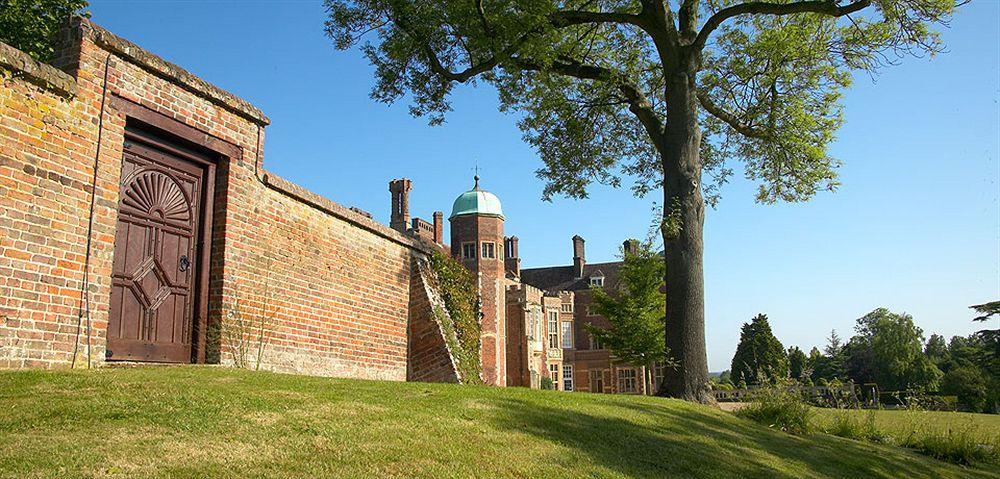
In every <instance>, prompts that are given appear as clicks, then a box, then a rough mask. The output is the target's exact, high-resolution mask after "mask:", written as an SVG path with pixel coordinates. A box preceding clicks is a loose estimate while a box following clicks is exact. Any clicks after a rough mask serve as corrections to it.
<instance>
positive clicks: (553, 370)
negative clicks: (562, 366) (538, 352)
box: [549, 363, 559, 389]
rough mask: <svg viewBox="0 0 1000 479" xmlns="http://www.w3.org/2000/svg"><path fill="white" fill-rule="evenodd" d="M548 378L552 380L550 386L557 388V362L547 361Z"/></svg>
mask: <svg viewBox="0 0 1000 479" xmlns="http://www.w3.org/2000/svg"><path fill="white" fill-rule="evenodd" d="M549 379H551V380H552V387H554V388H555V389H559V363H549Z"/></svg>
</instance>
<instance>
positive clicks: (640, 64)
mask: <svg viewBox="0 0 1000 479" xmlns="http://www.w3.org/2000/svg"><path fill="white" fill-rule="evenodd" d="M325 4H326V7H327V10H328V13H329V18H328V20H327V23H326V29H327V33H328V34H329V35H330V37H331V38H333V40H334V42H335V43H336V46H337V47H338V48H341V49H348V48H351V47H353V46H355V45H361V50H362V51H363V52H364V55H365V56H366V57H367V58H368V59H369V60H370V61H371V63H372V64H373V65H374V66H375V86H374V88H373V89H372V93H371V96H372V98H374V99H375V100H377V101H382V102H387V103H392V102H395V101H397V100H400V99H402V98H407V99H408V100H409V102H410V112H411V113H412V114H413V115H415V116H422V117H427V118H428V119H429V121H430V123H431V124H438V123H441V122H443V121H444V118H445V114H446V113H448V112H449V111H450V110H451V101H450V98H451V94H452V93H453V92H454V87H455V85H456V84H460V83H468V84H476V83H478V82H484V83H488V84H490V85H491V86H493V87H494V88H495V89H496V91H497V92H498V97H499V103H500V105H499V106H500V109H501V110H503V111H516V112H518V114H519V123H518V125H519V127H520V129H521V130H522V131H523V133H524V139H525V141H527V142H528V143H529V144H531V145H532V146H533V147H534V148H535V149H536V151H537V152H538V155H539V157H540V158H541V160H542V167H541V168H540V169H538V171H537V175H538V176H539V177H540V178H542V179H544V180H545V182H546V186H545V188H544V190H543V191H542V197H543V198H546V199H549V198H551V197H553V196H554V195H565V196H569V197H573V198H585V197H587V195H588V188H589V187H590V186H591V185H592V184H593V183H595V182H596V183H601V184H606V185H612V186H620V185H621V184H622V183H623V179H627V180H629V181H630V182H631V186H632V188H633V190H634V192H635V193H636V194H639V195H644V194H646V193H648V192H650V191H654V190H659V191H661V192H662V195H663V196H662V203H661V206H662V207H663V218H662V220H663V221H662V222H661V224H662V225H663V226H664V227H663V228H661V229H662V237H663V241H664V247H665V255H664V261H665V262H666V264H667V269H666V276H667V277H666V279H667V285H668V288H667V302H666V306H665V312H666V317H667V320H668V321H669V322H671V324H672V325H673V327H671V328H668V329H666V330H665V334H664V339H665V346H666V347H667V348H669V349H670V350H671V351H672V354H673V355H674V357H675V358H676V359H677V360H678V361H679V362H680V363H681V367H679V368H678V369H677V370H676V371H673V372H669V373H668V376H667V378H666V388H665V391H666V392H667V393H669V394H670V395H674V396H678V397H684V398H687V399H696V400H706V399H707V383H708V362H707V355H706V351H705V332H704V279H703V265H702V262H703V248H704V246H703V240H702V234H703V229H704V220H705V218H704V215H705V212H704V210H705V204H706V198H707V202H708V203H709V204H713V203H714V202H715V201H716V199H717V198H718V187H719V185H721V184H722V183H723V182H725V181H726V180H727V178H729V177H730V176H731V175H732V172H733V171H734V168H735V165H734V164H733V162H740V163H741V165H740V166H741V168H742V171H743V172H744V173H745V175H746V177H747V178H748V179H750V180H752V181H754V182H756V183H757V185H758V192H757V200H758V201H760V202H764V203H771V202H775V201H779V200H783V201H800V200H806V199H808V198H810V197H812V196H813V195H815V194H816V193H817V192H818V191H821V190H830V189H833V188H835V187H836V186H837V184H838V180H837V172H836V170H837V167H838V165H839V161H838V160H837V159H834V158H832V157H831V156H830V155H829V153H828V147H829V144H830V142H831V141H833V139H834V137H835V132H836V130H837V128H838V127H839V126H840V125H841V123H842V120H843V118H842V112H841V109H842V107H841V98H842V95H843V91H844V89H845V88H847V87H848V86H849V85H850V82H851V71H852V70H862V71H867V72H874V71H876V70H877V69H878V68H879V67H880V66H882V65H885V64H888V63H892V62H894V61H895V60H896V59H897V58H899V57H900V56H903V55H906V54H909V53H916V54H923V53H935V52H937V51H939V50H940V49H941V43H940V40H939V38H938V36H937V34H936V33H935V32H934V29H933V27H934V25H935V24H940V23H945V22H947V20H948V19H949V18H950V15H951V13H952V11H953V9H954V6H955V5H954V0H851V1H848V0H843V1H839V0H773V1H749V0H748V1H745V2H744V1H739V0H736V1H734V0H673V1H663V0H563V1H552V0H325ZM703 172H707V173H708V175H709V176H710V179H709V180H708V181H703Z"/></svg>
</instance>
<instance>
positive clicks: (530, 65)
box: [511, 58, 663, 143]
mask: <svg viewBox="0 0 1000 479" xmlns="http://www.w3.org/2000/svg"><path fill="white" fill-rule="evenodd" d="M511 60H512V62H513V64H514V65H516V66H517V67H518V68H520V69H522V70H531V71H543V70H549V71H553V72H555V73H558V74H560V75H566V76H570V77H573V78H579V79H581V80H594V81H599V82H604V83H608V84H613V85H614V86H615V87H616V88H617V89H618V91H620V92H621V94H622V96H624V97H625V100H626V102H627V103H628V105H629V111H631V112H632V114H634V115H635V116H636V118H638V119H639V122H640V123H642V126H643V127H644V128H645V129H646V132H647V133H648V134H649V136H650V138H651V139H652V140H653V141H654V142H657V143H658V142H659V141H660V138H661V137H662V136H663V122H661V121H660V118H659V117H658V116H656V111H655V110H654V109H653V104H652V103H650V101H649V99H648V98H646V94H645V93H643V92H642V90H640V89H639V88H637V87H636V86H635V85H633V84H631V83H630V82H628V81H626V79H625V75H623V74H621V73H619V72H617V71H615V70H612V69H610V68H604V67H599V66H595V65H585V64H583V63H580V62H578V61H576V60H573V59H567V58H562V59H559V60H556V61H554V62H552V63H551V64H550V65H548V66H547V67H545V66H544V65H542V64H540V63H537V62H535V61H533V60H528V59H523V58H512V59H511Z"/></svg>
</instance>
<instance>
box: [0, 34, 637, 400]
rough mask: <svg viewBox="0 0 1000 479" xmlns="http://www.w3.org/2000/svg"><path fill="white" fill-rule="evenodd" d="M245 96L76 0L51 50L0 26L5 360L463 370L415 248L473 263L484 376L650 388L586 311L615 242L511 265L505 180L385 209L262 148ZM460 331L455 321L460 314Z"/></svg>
mask: <svg viewBox="0 0 1000 479" xmlns="http://www.w3.org/2000/svg"><path fill="white" fill-rule="evenodd" d="M269 123H270V120H269V119H268V118H267V117H266V116H265V115H264V114H263V113H262V112H261V111H260V110H258V109H257V108H255V107H254V106H253V105H251V104H250V103H248V102H247V101H245V100H243V99H240V98H238V97H236V96H235V95H233V94H231V93H229V92H227V91H225V90H222V89H220V88H218V87H216V86H214V85H211V84H209V83H207V82H205V81H204V80H202V79H200V78H198V77H197V76H195V75H193V74H191V73H190V72H188V71H186V70H184V69H183V68H181V67H179V66H177V65H174V64H172V63H169V62H166V61H164V60H163V59H161V58H159V57H157V56H155V55H153V54H151V53H149V52H147V51H145V50H143V49H142V48H140V47H139V46H137V45H135V44H133V43H131V42H129V41H127V40H124V39H122V38H120V37H118V36H116V35H114V34H112V33H110V32H108V31H107V30H104V29H103V28H101V27H99V26H97V25H95V24H94V23H92V22H91V21H89V20H87V19H84V18H73V19H71V21H69V22H68V23H67V25H66V26H65V28H64V29H63V31H62V33H61V35H60V38H59V46H58V48H57V51H56V55H55V57H54V58H53V59H52V61H51V62H49V63H42V62H38V61H36V60H34V59H32V58H31V57H30V56H28V55H27V54H25V53H23V52H21V51H18V50H16V49H14V48H12V47H10V46H8V45H5V44H2V43H0V368H67V367H75V368H89V367H101V366H106V365H113V364H132V363H219V362H221V363H225V364H234V365H237V366H240V365H247V364H254V365H259V367H260V368H261V369H266V370H271V371H282V372H295V373H302V374H314V375H326V376H337V377H353V378H369V379H387V380H400V381H402V380H412V381H448V382H456V381H460V380H462V379H463V378H462V377H461V374H462V373H461V372H460V368H459V367H458V366H457V362H456V359H455V355H454V354H453V352H452V351H451V349H450V347H449V339H450V337H449V332H448V330H447V329H448V328H444V327H442V320H441V318H440V317H439V315H438V312H439V311H440V310H441V305H442V299H441V296H440V294H439V292H438V291H437V290H436V287H435V285H434V284H433V281H431V280H430V276H429V274H430V271H429V269H428V257H429V255H431V254H432V253H433V252H435V251H441V250H444V251H447V252H448V253H449V254H451V255H452V256H453V257H455V258H457V259H458V260H460V261H461V262H462V263H463V264H464V265H465V266H466V267H467V268H469V269H470V270H471V271H472V272H474V273H475V274H476V277H477V278H478V281H479V293H480V297H481V301H482V304H483V310H482V338H481V344H482V348H481V351H482V364H483V370H482V379H483V380H484V381H485V382H487V383H489V384H493V385H497V386H530V387H539V386H540V385H541V383H542V381H543V378H549V379H551V380H553V381H554V383H555V385H556V386H557V387H558V388H560V389H565V390H584V391H595V392H628V393H639V392H642V388H643V381H642V380H641V378H642V372H641V371H638V370H636V369H635V368H631V367H626V366H620V365H616V364H615V363H614V362H613V361H612V358H611V357H610V356H609V354H608V352H607V351H605V350H603V349H602V348H601V347H600V345H599V344H596V343H595V342H594V341H593V340H592V339H591V338H590V337H589V336H588V335H587V333H586V330H585V329H584V327H583V324H584V323H587V322H595V323H598V324H600V322H601V318H599V317H597V316H593V315H590V314H589V312H588V308H587V305H588V303H589V296H590V288H591V287H592V286H597V287H611V286H613V285H614V282H615V277H616V273H617V270H618V264H616V263H602V264H587V263H586V261H585V254H584V241H583V239H582V238H579V237H575V238H574V239H573V250H572V253H573V255H572V260H573V263H572V265H571V266H564V267H555V268H540V269H524V270H521V268H520V258H519V257H518V244H517V243H518V239H517V237H515V236H510V237H508V236H506V235H505V232H504V228H503V225H504V213H503V211H502V209H501V204H500V201H499V200H498V199H497V198H496V196H494V195H492V194H490V193H489V192H487V191H484V190H482V189H481V188H479V187H478V179H477V180H476V185H475V186H474V187H473V188H472V189H471V190H469V191H467V192H465V193H462V194H461V195H459V197H458V199H457V200H456V201H455V204H454V206H453V208H452V211H451V214H450V216H449V218H448V219H449V222H450V224H451V228H450V238H449V245H447V246H446V245H445V242H444V238H443V222H444V215H443V213H435V214H434V215H433V221H432V222H427V221H424V220H420V219H412V220H411V219H410V217H409V206H408V195H409V192H410V190H411V188H412V185H411V183H410V181H408V180H395V181H393V182H391V183H390V191H391V194H392V215H391V222H390V225H388V226H386V225H383V224H380V223H378V222H376V221H374V220H373V219H372V218H371V216H370V215H368V214H366V213H365V212H363V211H361V210H358V209H356V208H350V207H345V206H342V205H340V204H337V203H334V202H332V201H329V200H327V199H326V198H323V197H321V196H319V195H316V194H314V193H312V192H309V191H307V190H305V189H304V188H302V187H300V186H298V185H295V184H293V183H291V182H289V181H287V180H285V179H282V178H280V177H278V176H276V175H274V174H272V173H271V172H269V171H267V170H266V169H265V163H264V158H263V153H262V151H263V142H264V130H265V127H266V126H267V125H268V124H269ZM451 334H454V333H453V332H452V333H451Z"/></svg>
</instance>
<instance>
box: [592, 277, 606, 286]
mask: <svg viewBox="0 0 1000 479" xmlns="http://www.w3.org/2000/svg"><path fill="white" fill-rule="evenodd" d="M590 285H591V286H597V287H598V288H603V287H604V276H594V277H592V278H590Z"/></svg>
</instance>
